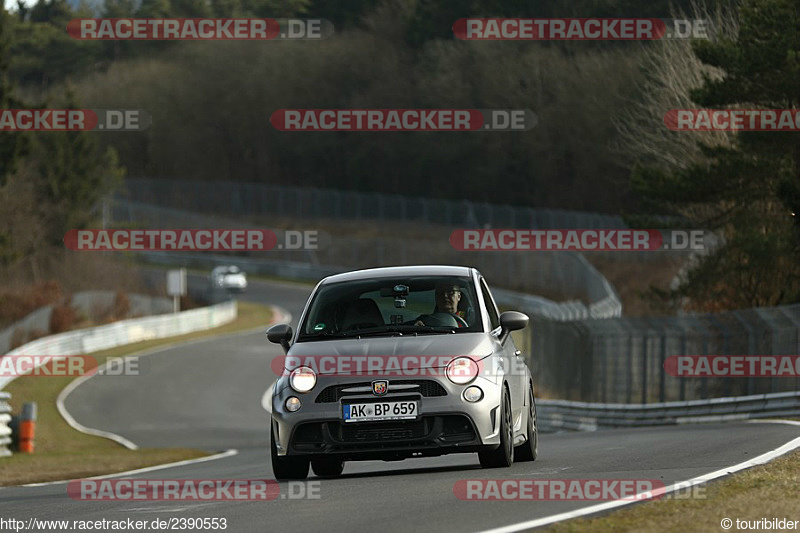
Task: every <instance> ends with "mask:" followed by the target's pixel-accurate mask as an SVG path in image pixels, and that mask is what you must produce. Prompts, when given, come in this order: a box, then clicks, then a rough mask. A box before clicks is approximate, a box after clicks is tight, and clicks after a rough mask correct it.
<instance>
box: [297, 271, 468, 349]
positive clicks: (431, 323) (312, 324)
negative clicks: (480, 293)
mask: <svg viewBox="0 0 800 533" xmlns="http://www.w3.org/2000/svg"><path fill="white" fill-rule="evenodd" d="M480 330H481V316H480V313H479V311H478V306H477V300H476V298H475V291H474V289H473V285H472V283H471V282H470V279H469V278H468V277H459V276H413V277H405V278H380V279H372V280H359V281H347V282H340V283H331V284H327V285H324V286H323V287H321V288H320V289H319V290H318V291H317V293H316V295H315V296H314V299H313V301H312V302H311V307H310V309H309V311H308V313H307V315H306V317H305V320H304V321H303V324H302V325H301V327H300V334H299V335H298V341H304V340H320V339H326V338H346V337H360V336H381V335H406V334H410V335H415V334H416V335H422V334H444V333H463V332H476V331H480Z"/></svg>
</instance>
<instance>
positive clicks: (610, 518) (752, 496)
mask: <svg viewBox="0 0 800 533" xmlns="http://www.w3.org/2000/svg"><path fill="white" fill-rule="evenodd" d="M798 484H800V451H794V452H792V453H790V454H787V455H784V456H782V457H779V458H777V459H774V460H773V461H771V462H769V463H767V464H765V465H760V466H756V467H753V468H750V469H747V470H743V471H741V472H738V473H736V474H733V475H731V476H730V477H727V478H725V479H722V480H719V481H714V482H711V483H709V484H707V485H706V486H705V487H703V488H704V490H700V491H697V492H696V494H695V493H693V492H692V491H691V490H690V489H686V490H685V491H684V492H685V494H686V499H680V497H677V496H676V497H675V499H670V500H667V499H662V500H658V501H653V502H646V503H640V504H635V505H632V506H630V507H627V508H623V509H621V510H619V511H614V512H612V513H610V514H608V515H604V516H599V517H597V518H586V519H577V520H569V521H567V522H562V523H559V524H555V525H553V526H550V527H548V528H546V529H545V531H548V532H557V533H562V532H584V531H591V532H598V531H599V532H612V531H613V532H616V531H637V532H639V531H643V532H662V531H724V530H723V528H722V527H721V522H722V520H723V519H724V518H729V519H731V520H732V521H733V527H732V528H731V529H730V530H729V531H736V530H737V527H736V520H737V519H739V520H748V521H756V520H763V519H764V518H768V519H772V518H778V519H783V518H785V519H787V520H798V521H800V511H798V506H797V486H798ZM703 496H704V497H705V499H703ZM797 525H798V526H800V523H798V524H797ZM741 529H745V528H739V530H741ZM750 529H751V530H752V529H755V530H756V531H767V530H775V528H767V527H764V526H763V523H762V526H761V527H755V528H753V527H752V522H751V528H750Z"/></svg>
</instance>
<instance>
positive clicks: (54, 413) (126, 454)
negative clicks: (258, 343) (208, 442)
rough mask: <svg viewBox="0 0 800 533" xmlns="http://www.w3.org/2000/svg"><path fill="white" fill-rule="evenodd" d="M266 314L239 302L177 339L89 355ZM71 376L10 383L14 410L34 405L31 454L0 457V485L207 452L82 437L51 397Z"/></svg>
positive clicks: (242, 326) (266, 318)
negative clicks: (132, 446) (231, 313)
mask: <svg viewBox="0 0 800 533" xmlns="http://www.w3.org/2000/svg"><path fill="white" fill-rule="evenodd" d="M271 318H272V311H271V309H270V308H269V307H266V306H263V305H257V304H253V303H248V302H239V313H238V317H237V319H236V320H234V321H233V322H231V323H230V324H225V325H223V326H220V327H217V328H214V329H209V330H205V331H198V332H194V333H189V334H186V335H180V336H177V337H169V338H166V339H157V340H151V341H144V342H138V343H135V344H128V345H126V346H118V347H116V348H112V349H110V350H103V351H101V352H95V353H93V354H92V357H94V359H96V360H97V363H98V364H99V365H102V364H103V363H104V362H105V361H106V360H107V359H108V358H110V357H122V356H124V355H130V354H133V353H136V352H141V351H144V350H149V349H152V348H156V347H159V346H163V345H166V344H172V343H175V342H180V341H187V340H192V339H199V338H203V337H210V336H213V335H222V334H225V333H234V332H237V331H243V330H247V329H252V328H255V327H258V326H265V325H266V324H268V323H269V322H270V320H271ZM73 379H75V378H74V377H55V376H52V377H42V376H27V377H24V376H23V377H21V378H18V379H16V380H15V381H13V382H12V383H11V384H10V385H8V387H6V389H5V390H6V391H7V392H10V393H11V398H12V399H11V405H12V408H13V409H14V412H15V413H18V412H19V411H20V406H21V405H22V403H24V402H31V401H35V402H37V404H38V410H39V413H38V421H37V422H36V439H35V444H36V450H35V453H34V454H14V455H12V456H11V457H6V458H3V459H0V486H8V485H19V484H24V483H37V482H43V481H54V480H61V479H72V478H82V477H90V476H97V475H102V474H110V473H113V472H124V471H126V470H133V469H137V468H144V467H147V466H153V465H158V464H164V463H170V462H174V461H182V460H186V459H195V458H198V457H204V456H207V455H209V454H208V453H206V452H202V451H200V450H193V449H187V448H141V449H139V450H128V449H126V448H124V447H123V446H121V445H119V444H117V443H116V442H113V441H110V440H108V439H104V438H101V437H95V436H92V435H86V434H84V433H81V432H79V431H76V430H74V429H72V428H71V427H70V426H69V425H68V424H67V423H66V422H65V421H64V419H63V418H61V415H60V414H59V413H58V409H57V408H56V398H57V397H58V395H59V393H60V392H61V390H62V389H63V388H64V387H66V386H67V384H68V383H69V382H71V381H72V380H73Z"/></svg>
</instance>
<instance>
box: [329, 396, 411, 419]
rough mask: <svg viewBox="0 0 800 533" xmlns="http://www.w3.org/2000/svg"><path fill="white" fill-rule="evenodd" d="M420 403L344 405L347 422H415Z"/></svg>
mask: <svg viewBox="0 0 800 533" xmlns="http://www.w3.org/2000/svg"><path fill="white" fill-rule="evenodd" d="M418 411H419V402H415V401H406V402H380V403H376V402H372V403H352V404H350V403H346V404H343V405H342V418H344V421H345V422H370V421H375V420H414V419H415V418H417V412H418Z"/></svg>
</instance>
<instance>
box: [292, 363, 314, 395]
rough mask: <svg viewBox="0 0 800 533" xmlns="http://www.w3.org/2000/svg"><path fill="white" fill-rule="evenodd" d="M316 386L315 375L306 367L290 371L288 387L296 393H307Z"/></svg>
mask: <svg viewBox="0 0 800 533" xmlns="http://www.w3.org/2000/svg"><path fill="white" fill-rule="evenodd" d="M316 384H317V374H316V373H315V372H314V371H313V370H311V369H310V368H308V367H307V366H301V367H299V368H295V369H294V370H292V373H291V374H289V385H291V386H292V388H293V389H294V390H296V391H297V392H308V391H310V390H311V389H313V388H314V385H316Z"/></svg>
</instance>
